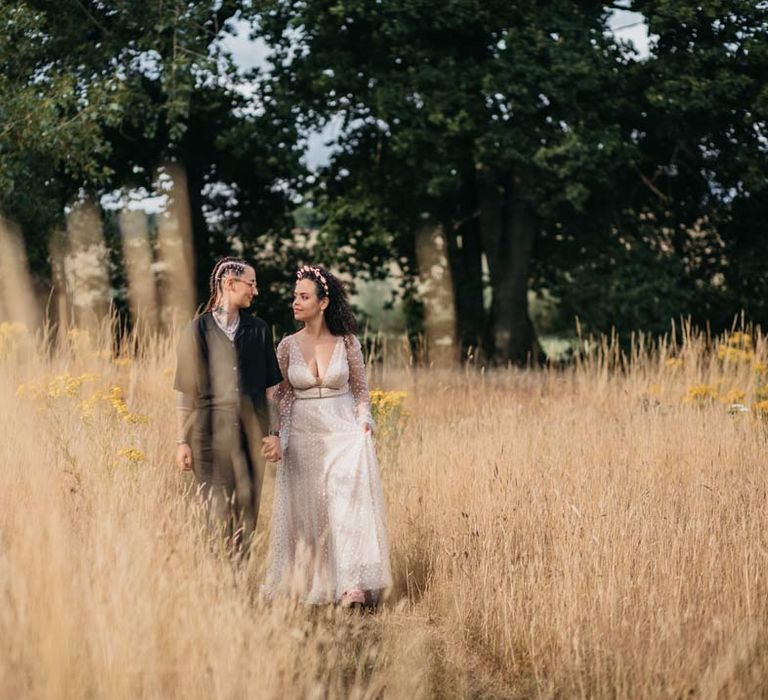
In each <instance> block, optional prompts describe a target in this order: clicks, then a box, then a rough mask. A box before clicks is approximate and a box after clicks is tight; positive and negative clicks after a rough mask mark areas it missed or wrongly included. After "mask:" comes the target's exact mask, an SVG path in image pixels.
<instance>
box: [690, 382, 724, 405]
mask: <svg viewBox="0 0 768 700" xmlns="http://www.w3.org/2000/svg"><path fill="white" fill-rule="evenodd" d="M717 394H718V391H717V386H715V385H713V384H694V385H693V386H690V387H688V393H687V394H686V395H685V398H684V399H683V403H687V404H698V405H701V404H705V403H711V402H712V401H714V400H715V399H716V398H717Z"/></svg>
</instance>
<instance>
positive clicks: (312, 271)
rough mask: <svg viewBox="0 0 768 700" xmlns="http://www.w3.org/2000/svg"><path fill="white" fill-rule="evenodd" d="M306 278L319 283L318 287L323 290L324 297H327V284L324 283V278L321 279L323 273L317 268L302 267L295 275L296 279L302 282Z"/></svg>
mask: <svg viewBox="0 0 768 700" xmlns="http://www.w3.org/2000/svg"><path fill="white" fill-rule="evenodd" d="M306 277H311V278H312V279H314V280H316V281H317V282H319V283H320V286H321V287H322V288H323V291H324V292H325V296H329V294H328V282H327V281H326V279H325V277H323V273H322V272H320V269H319V268H317V267H310V266H309V265H304V267H302V268H300V269H299V271H298V272H297V273H296V279H300V280H303V279H305V278H306Z"/></svg>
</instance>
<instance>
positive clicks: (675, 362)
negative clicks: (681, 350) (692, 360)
mask: <svg viewBox="0 0 768 700" xmlns="http://www.w3.org/2000/svg"><path fill="white" fill-rule="evenodd" d="M664 364H665V365H666V366H667V367H669V368H670V369H676V368H678V367H681V366H682V364H683V358H682V357H668V358H667V359H666V361H665V362H664Z"/></svg>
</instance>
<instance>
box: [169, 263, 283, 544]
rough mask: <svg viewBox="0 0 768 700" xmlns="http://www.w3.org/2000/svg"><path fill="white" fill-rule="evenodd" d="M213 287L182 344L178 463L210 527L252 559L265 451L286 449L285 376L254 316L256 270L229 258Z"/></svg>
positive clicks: (178, 381)
mask: <svg viewBox="0 0 768 700" xmlns="http://www.w3.org/2000/svg"><path fill="white" fill-rule="evenodd" d="M209 282H210V290H211V296H210V298H209V300H208V303H207V304H206V306H205V308H204V310H203V312H202V313H201V314H200V315H198V316H197V317H195V318H194V319H193V320H192V321H190V323H189V324H187V326H186V327H185V329H184V330H183V332H182V335H181V339H180V341H179V345H178V355H177V366H176V377H175V381H174V388H175V390H176V414H177V433H178V434H177V441H176V442H177V448H176V463H177V465H178V467H179V468H180V469H182V470H185V471H188V470H192V471H193V472H194V475H195V478H196V479H197V482H198V490H199V492H200V493H201V495H202V496H203V498H204V501H205V503H206V506H207V513H208V518H209V522H210V523H211V524H212V525H213V526H215V527H217V528H219V529H220V530H221V531H222V533H223V535H224V536H225V538H226V541H227V543H228V546H229V547H230V548H231V549H232V551H233V552H240V553H247V552H248V549H249V548H250V543H251V539H252V535H253V532H254V530H255V528H256V521H257V519H258V513H259V501H260V497H261V485H262V480H263V475H264V466H265V465H264V457H263V455H262V450H265V451H266V452H267V453H270V452H271V451H272V450H271V449H270V447H274V445H277V444H279V438H278V436H277V435H276V434H274V435H271V434H270V428H271V427H272V426H271V425H270V423H271V419H270V401H271V400H272V399H273V396H274V390H275V388H276V386H277V385H278V384H279V383H280V382H281V381H282V375H281V373H280V369H279V366H278V363H277V358H276V356H275V349H274V344H273V339H272V333H271V331H270V329H269V326H268V325H267V324H266V323H265V322H264V321H263V320H262V319H260V318H258V317H256V316H254V315H252V314H250V313H249V312H248V311H247V309H248V308H249V307H250V306H251V303H252V302H253V298H254V297H255V296H256V294H257V293H258V289H257V286H256V272H255V270H254V268H253V266H252V265H250V264H248V263H247V262H246V261H244V260H240V259H238V258H230V257H227V258H222V259H221V260H219V261H218V262H217V263H216V265H215V266H214V268H213V271H212V272H211V277H210V281H209ZM272 414H273V415H274V411H272ZM272 420H274V419H272ZM273 443H274V445H273Z"/></svg>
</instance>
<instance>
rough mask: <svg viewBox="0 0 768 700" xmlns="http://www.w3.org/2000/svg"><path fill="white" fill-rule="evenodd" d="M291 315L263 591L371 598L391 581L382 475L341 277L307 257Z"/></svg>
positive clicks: (317, 600) (284, 344)
mask: <svg viewBox="0 0 768 700" xmlns="http://www.w3.org/2000/svg"><path fill="white" fill-rule="evenodd" d="M296 276H297V281H296V288H295V291H294V296H293V312H294V317H295V318H296V320H298V321H302V322H303V323H304V327H303V328H302V329H301V330H300V331H299V332H298V333H295V334H293V335H290V336H287V337H286V338H284V339H283V340H282V341H281V342H280V344H279V345H278V347H277V359H278V363H279V364H280V370H281V372H282V375H283V382H282V383H281V384H280V385H279V387H278V389H277V396H276V401H277V402H278V405H279V431H278V432H279V438H280V439H279V442H278V441H277V440H275V439H272V440H271V441H270V439H269V438H267V439H266V440H265V446H264V454H265V456H266V457H267V458H268V459H271V460H273V461H277V459H279V458H280V457H282V464H280V465H279V466H278V470H277V482H276V487H275V500H274V506H273V514H272V532H271V539H270V547H269V550H270V551H269V563H268V568H267V579H266V583H265V586H264V590H265V593H266V594H267V595H269V596H274V595H277V594H280V593H286V594H290V595H296V596H299V597H300V598H301V599H302V600H304V601H305V602H307V603H312V604H322V603H341V604H342V605H344V606H349V605H355V604H369V605H370V604H375V603H376V602H377V600H378V597H379V595H380V593H381V592H382V591H383V590H384V589H386V588H388V587H389V586H391V583H392V577H391V573H390V564H389V543H388V537H387V530H386V523H385V516H384V499H383V495H382V490H381V478H380V475H379V467H378V463H377V460H376V453H375V450H374V446H373V436H372V427H373V420H372V418H371V409H370V399H369V395H368V386H367V382H366V378H365V367H364V363H363V354H362V350H361V347H360V342H359V341H358V339H357V338H356V337H355V335H354V332H355V330H356V324H355V320H354V317H353V316H352V313H351V310H350V308H349V303H348V301H347V298H346V292H345V290H344V287H343V286H342V284H341V283H340V282H339V280H338V279H336V278H335V277H334V276H333V275H331V274H330V273H328V272H327V271H326V270H324V269H322V268H318V267H309V266H305V267H303V268H302V269H301V270H299V271H298V273H297V275H296Z"/></svg>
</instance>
